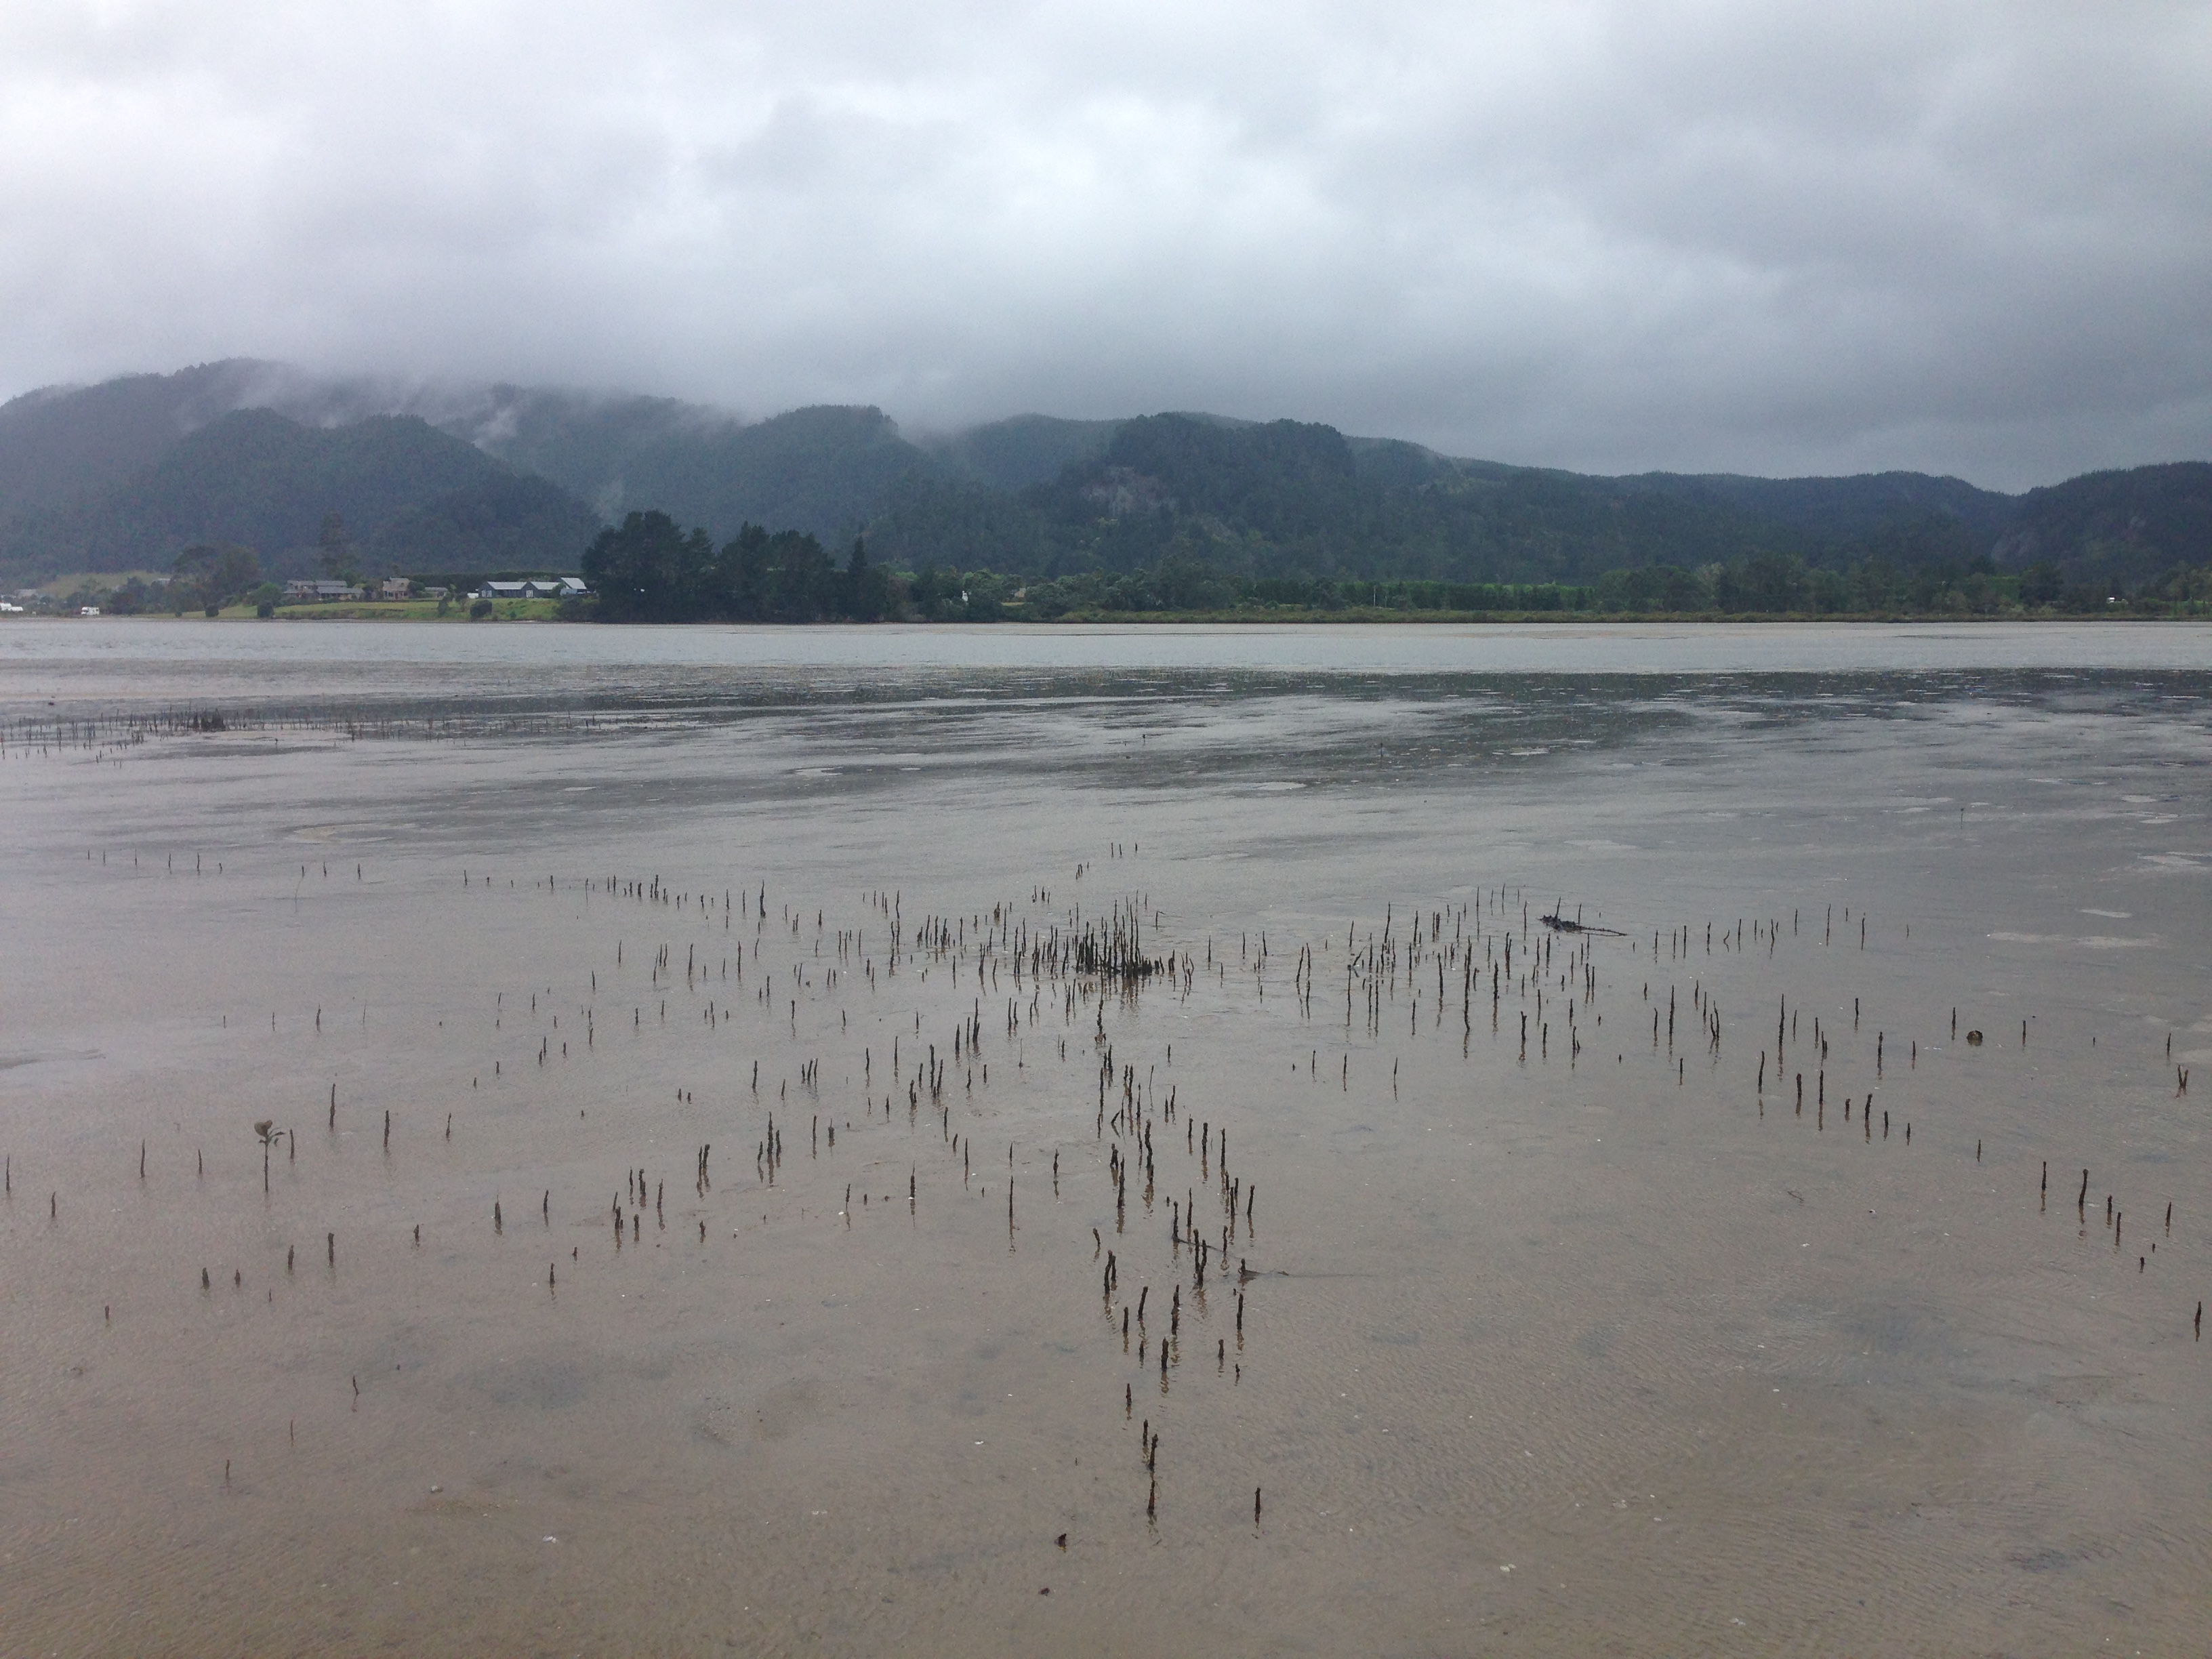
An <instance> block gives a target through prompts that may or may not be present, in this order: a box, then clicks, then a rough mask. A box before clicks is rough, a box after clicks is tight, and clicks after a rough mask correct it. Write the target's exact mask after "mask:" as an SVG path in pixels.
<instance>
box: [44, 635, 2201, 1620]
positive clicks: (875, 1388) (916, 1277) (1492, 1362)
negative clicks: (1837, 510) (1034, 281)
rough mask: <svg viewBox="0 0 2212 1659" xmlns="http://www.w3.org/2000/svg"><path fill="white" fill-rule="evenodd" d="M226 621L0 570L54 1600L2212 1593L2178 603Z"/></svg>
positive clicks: (704, 1603) (2197, 650)
mask: <svg viewBox="0 0 2212 1659" xmlns="http://www.w3.org/2000/svg"><path fill="white" fill-rule="evenodd" d="M187 632H188V630H182V629H171V630H167V631H166V633H165V632H164V630H161V629H156V628H152V627H148V628H143V629H133V628H131V627H129V626H116V627H112V628H96V627H89V626H88V627H82V628H78V627H76V626H74V625H71V624H53V625H51V626H46V627H41V628H37V629H31V628H24V629H10V630H9V631H8V634H7V635H6V636H5V638H4V640H0V738H4V748H0V836H4V845H5V848H6V852H7V869H8V872H9V878H8V880H7V881H6V882H5V883H4V884H0V918H4V922H3V923H0V925H4V928H5V937H6V938H7V939H8V941H9V949H8V950H7V951H6V952H5V953H4V956H0V1156H4V1158H5V1160H6V1163H5V1185H6V1193H5V1196H4V1199H0V1294H4V1306H5V1307H6V1308H7V1309H8V1310H9V1313H8V1317H7V1319H6V1321H5V1322H4V1326H0V1632H4V1641H0V1646H4V1647H5V1648H6V1649H7V1650H9V1651H22V1652H40V1653H45V1652H59V1653H113V1652H123V1651H133V1652H139V1651H162V1652H176V1653H193V1654H197V1653H210V1654H213V1653H241V1652H252V1653H259V1652H269V1651H357V1650H367V1649H369V1648H372V1647H378V1646H398V1647H401V1648H404V1649H405V1650H410V1651H422V1652H428V1653H454V1654H474V1653H482V1652H487V1651H497V1652H515V1653H541V1652H542V1653H547V1654H553V1653H578V1652H585V1653H605V1652H633V1651H634V1652H658V1653H665V1652H731V1653H744V1654H753V1653H821V1654H856V1655H857V1654H877V1653H883V1652H886V1651H891V1650H897V1651H902V1652H910V1653H921V1654H948V1655H949V1654H960V1655H1000V1654H1004V1655H1018V1654H1030V1653H1036V1652H1044V1651H1052V1652H1071V1653H1100V1654H1121V1653H1127V1654H1146V1655H1157V1654H1161V1653H1186V1652H1199V1651H1206V1652H1220V1653H1253V1654H1261V1653H1266V1654H1273V1653H1315V1654H1343V1653H1355V1652H1356V1653H1376V1654H1407V1655H1415V1654H1418V1655H1440V1654H1470V1655H1472V1654H1486V1653H1493V1652H1498V1651H1502V1650H1512V1651H1520V1652H1528V1653H1535V1654H1560V1655H1583V1654H1592V1653H1614V1652H1618V1653H1649V1652H1661V1651H1699V1652H1714V1653H1744V1654H1763V1653H1771V1652H1776V1651H1784V1650H1786V1651H1791V1652H1834V1653H1860V1652H1868V1651H1882V1652H1899V1653H1929V1654H1954V1653H1964V1652H1990V1651H2008V1652H2011V1651H2018V1652H2053V1651H2076V1650H2087V1649H2088V1648H2090V1647H2092V1646H2096V1645H2101V1644H2110V1645H2111V1646H2112V1647H2113V1648H2114V1649H2116V1650H2118V1649H2123V1648H2141V1649H2142V1650H2148V1651H2175V1650H2184V1649H2189V1648H2191V1647H2193V1646H2194V1645H2196V1644H2199V1643H2201V1640H2202V1634H2203V1629H2204V1627H2205V1621H2206V1616H2207V1608H2208V1605H2212V1589H2208V1587H2212V1488H2208V1486H2207V1483H2206V1482H2205V1480H2204V1479H2203V1446H2204V1445H2205V1444H2206V1443H2207V1439H2208V1432H2209V1431H2212V1348H2208V1346H2206V1345H2205V1343H2204V1342H2203V1341H2202V1340H2200V1337H2201V1309H2202V1304H2203V1299H2204V1298H2206V1297H2207V1296H2208V1295H2212V1139H2208V1136H2207V1134H2206V1133H2205V1128H2204V1122H2205V1118H2204V1114H2205V1111H2206V1109H2207V1105H2208V1096H2207V1092H2206V1091H2208V1090H2212V1080H2208V1079H2205V1078H2204V1077H2203V1076H2201V1075H2200V1076H2199V1077H2197V1079H2195V1080H2194V1088H2193V1089H2192V1088H2191V1077H2190V1073H2191V1071H2192V1069H2194V1070H2198V1071H2200V1072H2201V1070H2202V1067H2203V1062H2204V1061H2205V1060H2207V1059H2212V990H2208V987H2212V973H2208V968H2212V962H2208V957H2212V905H2208V898H2212V829H2208V799H2207V784H2208V769H2212V709H2208V703H2207V694H2208V692H2212V630H2206V629H2100V628H2098V627H2094V626H2084V627H2082V628H2080V629H2070V628H2063V627H2051V626H2046V627H2039V628H2036V629H2013V630H1974V629H1950V630H1946V629H1912V628H1899V629H1843V628H1838V629H1820V628H1806V629H1742V630H1732V629H1711V630H1705V631H1703V632H1700V631H1699V630H1696V629H1672V630H1669V629H1643V630H1638V629H1617V630H1606V629H1586V630H1582V629H1578V630H1567V629H1557V630H1548V631H1547V630H1532V631H1531V632H1529V633H1526V634H1522V633H1516V632H1515V631H1513V630H1507V629H1501V630H1481V629H1465V630H1438V631H1437V633H1436V634H1434V635H1414V636H1413V637H1412V638H1411V639H1409V638H1408V635H1409V633H1410V630H1371V631H1363V630H1335V631H1331V630H1311V631H1310V633H1301V632H1300V631H1299V630H1294V629H1285V630H1271V631H1267V632H1265V633H1260V632H1255V631H1253V630H1244V631H1237V630H1225V631H1223V632H1220V633H1218V634H1216V633H1208V632H1207V631H1206V630H1162V629H1133V630H1128V631H1127V633H1125V634H1124V633H1116V632H1115V631H1114V630H1092V631H1061V632H1060V633H1058V634H1052V633H1050V632H1049V631H1048V630H1040V631H1039V632H1037V633H1035V634H1027V633H1024V632H1021V631H1019V630H1008V629H993V630H989V631H988V633H987V635H979V634H963V633H961V632H958V631H945V630H936V631H931V630H870V629H846V630H836V629H824V630H791V631H787V632H785V633H783V634H782V635H777V634H775V632H773V631H771V630H746V629H661V630H623V629H504V630H501V629H478V630H470V629H409V628H406V627H404V626H402V625H394V626H392V627H391V628H378V629H362V630H347V629H315V630H307V629H270V630H265V631H263V632H260V633H257V632H256V631H255V630H252V629H246V628H243V627H241V628H238V629H223V630H199V631H197V632H194V633H191V636H190V638H189V639H186V635H187ZM165 640H167V641H179V640H183V641H185V643H182V644H175V645H171V644H165V643H161V641H165ZM148 641H152V642H154V643H152V644H150V645H149V644H148V643H147V642H148ZM977 653H983V654H982V655H980V656H979V655H978V654H977ZM1547 916H1549V917H1551V918H1553V921H1555V922H1565V923H1571V924H1575V925H1574V926H1571V927H1557V926H1549V925H1547V921H1546V918H1547Z"/></svg>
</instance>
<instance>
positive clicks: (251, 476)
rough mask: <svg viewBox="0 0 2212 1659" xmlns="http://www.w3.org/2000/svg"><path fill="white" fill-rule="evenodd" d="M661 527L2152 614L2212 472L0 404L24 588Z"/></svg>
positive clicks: (638, 410)
mask: <svg viewBox="0 0 2212 1659" xmlns="http://www.w3.org/2000/svg"><path fill="white" fill-rule="evenodd" d="M645 508H658V509H659V510H661V511H663V512H665V513H668V514H669V515H670V517H671V518H672V519H674V520H676V521H677V522H678V523H679V524H680V525H683V526H701V527H703V528H704V529H705V530H706V531H707V532H708V534H709V535H710V536H712V537H713V538H715V539H716V540H717V541H721V540H726V539H727V538H731V537H732V536H734V535H735V534H736V533H737V532H738V529H739V528H740V526H743V525H744V524H746V523H756V524H759V525H762V526H766V527H768V528H769V529H770V530H775V531H781V530H796V531H801V532H809V533H811V534H814V535H816V536H818V537H820V538H823V540H825V541H827V542H829V543H830V544H832V545H833V546H842V545H845V544H849V543H850V542H851V540H852V539H853V538H855V537H856V536H861V535H864V534H865V536H866V538H867V543H868V546H869V548H870V550H871V554H872V557H873V558H875V559H876V560H877V561H878V562H881V563H888V564H890V565H891V566H893V567H896V568H907V569H915V570H919V569H923V568H929V567H932V566H935V567H939V568H959V569H990V570H997V571H1000V572H1006V573H1012V574H1032V575H1042V576H1052V575H1065V574H1074V573H1079V572H1084V571H1118V570H1132V569H1137V568H1148V567H1154V566H1158V565H1159V564H1160V563H1162V562H1187V563H1190V564H1195V565H1203V566H1206V567H1211V568H1216V569H1218V570H1222V571H1225V572H1229V573H1233V574H1239V575H1243V576H1253V577H1277V576H1282V577H1340V578H1367V577H1372V578H1376V579H1378V580H1379V579H1386V578H1431V579H1438V580H1453V581H1550V580H1558V581H1579V580H1592V579H1595V577H1596V576H1597V575H1599V574H1601V573H1603V572H1605V571H1607V570H1614V569H1620V568H1640V567H1645V566H1675V567H1687V568H1696V567H1700V566H1705V565H1709V564H1712V563H1716V562H1731V561H1743V560H1747V559H1757V558H1759V557H1761V556H1775V555H1779V556H1791V557H1795V558H1796V559H1799V560H1802V561H1803V562H1805V563H1807V564H1808V565H1812V566H1815V567H1822V566H1825V567H1831V568H1844V567H1845V566H1849V565H1852V564H1855V563H1860V562H1865V561H1868V560H1870V559H1874V560H1883V561H1887V562H1890V563H1892V564H1893V565H1896V566H1899V567H1908V568H1909V567H1912V566H1916V565H1926V564H1931V563H1942V564H1947V565H1952V566H1970V565H1974V564H1976V563H1977V562H1981V561H1989V562H1992V563H1993V564H1994V566H1995V567H1996V568H1998V569H2003V570H2019V569H2029V568H2035V569H2039V570H2041V571H2044V572H2045V573H2047V575H2048V579H2049V580H2053V581H2063V582H2065V583H2068V584H2071V585H2073V586H2076V587H2080V588H2082V589H2085V590H2087V589H2110V590H2111V591H2112V592H2126V591H2132V590H2134V589H2136V588H2138V587H2140V586H2142V585H2144V584H2147V583H2150V582H2153V581H2155V580H2160V579H2162V578H2163V577H2165V576H2166V574H2168V573H2170V572H2172V571H2173V570H2174V569H2176V568H2193V567H2202V566H2212V465H2208V464H2206V463H2203V462H2188V461H2185V462H2178V463H2169V464H2166V465H2152V466H2142V467H2136V468H2132V469H2126V470H2122V471H2106V472H2095V473H2089V474H2086V475H2084V476H2082V477H2077V478H2073V479H2069V480H2068V481H2066V482H2064V483H2057V484H2054V485H2051V486H2049V487H2046V488H2044V489H2032V490H2029V491H2027V492H2026V493H2025V494H2022V495H2006V494H2002V493H1999V492H1996V491H1992V490H1986V489H1978V488H1976V487H1975V486H1973V485H1972V484H1969V483H1965V482H1963V481H1961V480H1960V479H1957V478H1951V477H1932V476H1929V475H1927V474H1923V473H1917V472H1884V473H1875V474H1866V475H1860V476H1857V477H1808V478H1760V477H1741V476H1737V475H1732V474H1695V475H1692V474H1677V473H1644V474H1638V475H1633V476H1629V477H1595V476H1591V475H1587V474H1578V473H1573V472H1567V471H1558V470H1555V469H1548V468H1539V467H1522V466H1513V465H1505V464H1503V463H1498V462H1492V461H1481V460H1471V459H1457V458H1454V457H1450V456H1446V455H1442V454H1439V453H1436V452H1435V451H1433V450H1431V449H1428V448H1425V447H1422V446H1420V445H1418V444H1413V443H1409V442H1405V441H1398V440H1393V439H1378V438H1362V437H1352V436H1347V435H1344V434H1342V433H1340V432H1338V431H1337V430H1336V429H1335V428H1331V427H1328V426H1322V425H1316V424H1310V423H1305V422H1291V421H1275V422H1249V421H1239V420H1233V419H1229V418H1225V417H1221V416H1210V415H1204V414H1178V413H1166V414H1156V415H1150V416H1135V417H1132V418H1130V419H1127V420H1106V421H1075V420H1060V419H1056V418H1054V417H1050V416H1039V415H1025V416H1015V417H1013V418H1012V419H1008V420H1002V421H997V422H989V423H987V424H984V425H981V426H976V427H973V428H968V429H966V430H963V431H960V432H957V433H951V434H945V435H920V436H916V437H908V435H904V434H902V432H901V431H900V430H899V428H898V427H897V425H896V423H895V422H892V421H891V420H890V418H889V417H888V416H885V415H884V413H883V411H882V410H878V409H873V408H854V407H842V406H823V407H816V408H809V409H799V410H792V411H790V412H788V413H786V414H781V415H778V416H774V417H772V418H769V419H765V420H757V421H747V420H744V419H741V418H740V417H738V416H735V415H733V414H731V413H729V412H727V411H726V410H715V409H711V408H707V407H702V406H701V405H698V404H685V403H681V402H678V401H675V400H672V399H669V398H649V397H641V396H629V395H616V394H599V393H591V392H574V391H568V390H562V389H556V388H545V387H527V386H452V385H419V384H410V383H403V382H398V381H392V380H378V379H374V378H370V377H350V378H349V377H337V376H327V375H318V374H310V373H307V372H306V371H302V370H300V369H297V368H291V367H289V366H286V365H283V364H277V363H269V362H256V361H252V360H246V359H233V360H228V361H226V362H216V363H209V364H204V365H201V366H198V367H196V368H187V369H184V370H181V371H179V372H178V373H175V374H140V375H130V376H125V377H124V378H122V379H119V380H110V381H107V382H105V383H103V384H100V385H98V386H84V387H56V388H49V389H46V390H43V391H39V392H31V393H28V394H26V395H24V396H22V397H19V398H15V399H13V400H12V401H10V402H9V403H7V404H4V405H0V580H9V581H13V582H29V581H36V580H44V579H46V578H48V577H51V576H52V575H53V574H56V573H58V572H62V571H69V570H122V569H130V568H141V569H143V568H154V569H165V568H167V567H168V566H169V564H170V563H171V562H173V560H174V559H175V558H176V556H177V555H178V554H179V553H180V552H181V551H183V550H185V548H187V547H191V546H194V545H201V544H228V545H244V546H248V547H252V548H253V549H254V550H257V552H258V555H259V556H260V559H261V562H262V565H263V568H264V569H265V570H267V571H268V572H269V573H270V574H276V575H295V574H312V573H313V571H314V570H315V569H316V568H317V567H318V566H319V565H320V564H325V563H328V562H332V561H336V562H342V563H344V564H346V565H348V566H349V568H355V569H357V570H359V571H360V572H362V574H383V573H386V572H394V571H403V572H404V571H440V572H477V573H484V572H490V571H495V570H517V569H541V570H555V569H562V570H568V569H574V568H575V567H576V564H577V562H578V560H579V557H580V555H581V553H582V550H583V549H584V548H585V547H586V545H588V544H590V542H591V541H592V538H593V537H594V536H595V535H597V534H598V533H599V531H600V529H601V528H602V527H603V526H606V525H608V524H611V523H613V522H617V521H618V520H620V519H621V518H622V517H623V515H624V514H625V513H629V512H630V511H633V510H638V509H645Z"/></svg>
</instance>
